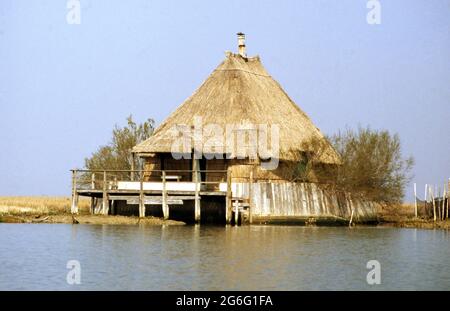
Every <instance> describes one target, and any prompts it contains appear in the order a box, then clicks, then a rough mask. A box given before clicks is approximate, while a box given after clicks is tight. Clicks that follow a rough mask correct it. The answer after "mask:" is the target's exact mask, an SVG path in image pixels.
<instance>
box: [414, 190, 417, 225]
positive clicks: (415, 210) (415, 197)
mask: <svg viewBox="0 0 450 311" xmlns="http://www.w3.org/2000/svg"><path fill="white" fill-rule="evenodd" d="M414 216H415V217H416V218H417V185H416V183H414Z"/></svg>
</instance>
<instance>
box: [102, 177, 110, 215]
mask: <svg viewBox="0 0 450 311" xmlns="http://www.w3.org/2000/svg"><path fill="white" fill-rule="evenodd" d="M108 201H109V200H108V184H107V181H106V171H103V206H102V208H103V210H102V211H103V215H108V212H109V202H108Z"/></svg>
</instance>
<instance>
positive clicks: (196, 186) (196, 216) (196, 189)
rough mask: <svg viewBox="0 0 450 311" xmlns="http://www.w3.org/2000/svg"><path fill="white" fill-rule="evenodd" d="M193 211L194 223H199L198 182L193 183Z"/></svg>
mask: <svg viewBox="0 0 450 311" xmlns="http://www.w3.org/2000/svg"><path fill="white" fill-rule="evenodd" d="M194 204H195V207H194V208H195V211H194V217H195V222H196V223H199V222H200V217H201V215H200V208H201V206H200V182H199V181H198V180H197V181H196V182H195V202H194Z"/></svg>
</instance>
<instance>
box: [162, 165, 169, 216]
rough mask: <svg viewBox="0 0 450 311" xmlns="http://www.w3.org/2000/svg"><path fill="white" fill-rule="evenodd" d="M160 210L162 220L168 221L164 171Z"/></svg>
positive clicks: (164, 174) (163, 172)
mask: <svg viewBox="0 0 450 311" xmlns="http://www.w3.org/2000/svg"><path fill="white" fill-rule="evenodd" d="M162 210H163V216H164V219H169V205H168V204H167V183H166V171H162Z"/></svg>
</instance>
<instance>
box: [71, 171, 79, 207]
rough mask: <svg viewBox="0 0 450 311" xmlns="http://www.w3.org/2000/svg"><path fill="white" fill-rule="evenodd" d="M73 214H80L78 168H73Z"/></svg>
mask: <svg viewBox="0 0 450 311" xmlns="http://www.w3.org/2000/svg"><path fill="white" fill-rule="evenodd" d="M70 212H71V213H72V214H78V191H77V170H72V206H71V208H70Z"/></svg>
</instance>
